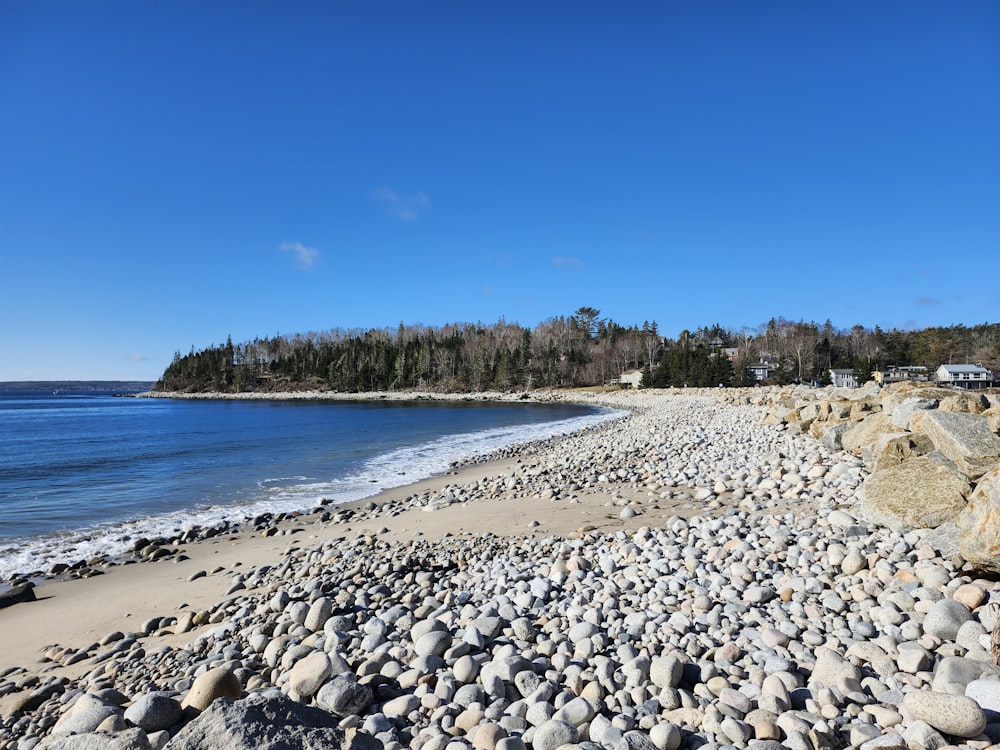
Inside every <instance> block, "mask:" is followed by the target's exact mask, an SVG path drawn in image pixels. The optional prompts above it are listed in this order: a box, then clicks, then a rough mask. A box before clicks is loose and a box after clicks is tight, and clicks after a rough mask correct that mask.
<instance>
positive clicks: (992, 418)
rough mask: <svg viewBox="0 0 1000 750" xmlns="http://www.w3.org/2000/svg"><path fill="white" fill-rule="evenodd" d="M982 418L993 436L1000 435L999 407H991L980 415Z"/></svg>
mask: <svg viewBox="0 0 1000 750" xmlns="http://www.w3.org/2000/svg"><path fill="white" fill-rule="evenodd" d="M982 416H983V417H984V418H985V419H986V426H987V427H989V428H990V430H991V431H992V432H993V434H998V433H1000V406H991V407H990V408H989V409H987V410H986V411H984V412H983V413H982Z"/></svg>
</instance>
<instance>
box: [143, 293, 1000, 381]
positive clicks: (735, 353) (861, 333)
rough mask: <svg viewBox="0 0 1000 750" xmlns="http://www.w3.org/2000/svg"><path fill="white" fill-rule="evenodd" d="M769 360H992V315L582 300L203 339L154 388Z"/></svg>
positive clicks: (681, 373)
mask: <svg viewBox="0 0 1000 750" xmlns="http://www.w3.org/2000/svg"><path fill="white" fill-rule="evenodd" d="M762 360H767V361H769V362H772V363H773V366H774V371H773V374H772V376H771V380H773V381H774V382H779V383H783V382H793V381H805V382H817V383H823V382H827V381H828V373H829V370H830V369H831V368H849V369H853V370H855V372H856V373H857V374H858V375H859V377H860V379H861V380H862V381H864V380H868V379H870V377H871V372H872V370H874V369H877V368H879V367H885V366H888V365H923V366H925V367H928V369H930V370H933V369H935V368H936V367H937V366H938V365H939V364H942V363H948V362H967V361H968V362H982V363H984V364H987V366H992V367H993V368H997V367H998V366H1000V324H989V323H984V324H982V325H979V326H973V327H965V326H952V327H947V328H927V329H923V330H920V331H900V330H895V329H894V330H891V331H883V330H881V329H880V328H878V327H877V326H876V327H875V328H874V329H871V330H870V329H867V328H864V327H863V326H860V325H856V326H854V327H852V328H850V329H846V330H842V329H841V330H838V329H834V327H833V326H832V325H831V324H830V322H829V321H827V322H826V323H824V324H822V325H818V324H816V323H814V322H809V323H806V322H804V321H798V322H793V321H788V320H785V319H783V318H772V319H771V320H769V321H768V322H767V323H765V324H763V325H761V326H759V327H757V328H754V329H750V328H746V327H744V328H740V329H738V330H731V329H725V328H722V327H721V326H719V325H718V324H716V325H712V326H708V327H701V328H698V329H696V330H694V331H688V330H684V331H681V332H680V334H679V335H678V336H677V338H676V339H670V338H667V337H665V336H663V335H661V334H660V332H659V330H658V326H657V324H656V322H655V321H652V322H650V321H645V322H643V323H642V324H641V325H638V324H633V325H629V326H624V325H621V324H619V323H616V322H615V321H613V320H611V319H609V318H606V317H602V316H601V313H600V311H599V310H597V309H596V308H592V307H581V308H579V309H578V310H577V311H576V312H574V313H573V314H571V315H568V316H558V317H554V318H550V319H548V320H546V321H544V322H542V323H540V324H538V325H537V326H535V327H534V328H530V329H529V328H526V327H524V326H521V325H518V324H516V323H508V322H507V321H505V320H503V319H501V320H499V321H497V322H496V323H494V324H492V325H486V324H483V323H474V324H473V323H459V324H449V325H444V326H440V327H428V326H421V325H404V324H402V323H400V325H399V326H398V328H396V329H394V330H393V329H369V330H359V329H355V330H344V329H332V330H328V331H323V332H310V333H306V334H295V335H292V336H283V335H280V334H278V335H275V336H273V337H268V338H259V339H254V340H253V341H249V342H245V343H242V344H233V342H232V340H231V339H227V340H226V342H225V344H221V345H214V346H210V347H207V348H206V349H202V350H200V351H195V350H194V349H193V348H192V350H191V351H190V352H189V353H188V354H185V355H182V354H181V353H180V352H178V353H176V354H175V355H174V358H173V361H172V362H171V363H170V365H169V366H168V367H167V369H166V370H165V371H164V373H163V375H162V377H161V378H160V380H159V381H158V382H157V384H156V388H157V389H159V390H166V391H190V392H195V391H220V392H244V391H274V390H296V389H298V390H302V389H319V390H334V391H341V392H349V393H354V392H361V391H379V390H384V391H391V390H397V389H428V390H442V391H444V390H447V391H482V390H500V391H510V390H530V389H533V388H552V387H571V386H572V387H579V386H594V385H603V384H605V383H608V382H610V381H614V380H616V379H617V378H618V377H619V376H620V375H621V374H622V373H623V372H625V371H628V370H641V371H642V372H643V385H644V386H647V387H649V386H651V387H671V386H673V387H683V386H690V387H703V386H717V385H720V384H721V385H725V386H745V385H752V384H753V383H754V382H756V381H755V378H754V376H753V375H752V374H751V371H750V369H749V368H750V366H751V365H753V364H754V363H757V362H760V361H762Z"/></svg>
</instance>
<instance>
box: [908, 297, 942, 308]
mask: <svg viewBox="0 0 1000 750" xmlns="http://www.w3.org/2000/svg"><path fill="white" fill-rule="evenodd" d="M914 302H915V303H916V304H917V305H920V306H921V307H937V306H938V305H940V304H941V300H939V299H935V298H934V297H917V298H916V299H915V300H914Z"/></svg>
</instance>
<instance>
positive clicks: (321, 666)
mask: <svg viewBox="0 0 1000 750" xmlns="http://www.w3.org/2000/svg"><path fill="white" fill-rule="evenodd" d="M331 674H333V663H332V662H331V661H330V657H329V656H327V654H326V652H324V651H313V652H312V653H311V654H309V655H308V656H304V657H302V658H301V659H299V660H298V661H297V662H295V666H294V667H292V669H291V671H290V672H289V674H288V684H289V686H290V687H291V688H292V689H293V690H294V691H295V692H296V693H297V694H298V695H299V696H301V697H311V696H313V695H315V694H316V691H317V690H319V689H320V686H321V685H322V684H323V683H324V682H326V680H327V678H329V677H330V675H331Z"/></svg>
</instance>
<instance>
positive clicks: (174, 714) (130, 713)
mask: <svg viewBox="0 0 1000 750" xmlns="http://www.w3.org/2000/svg"><path fill="white" fill-rule="evenodd" d="M183 716H184V711H183V709H181V704H180V703H178V702H177V701H176V700H175V699H174V698H171V697H170V696H167V695H164V694H162V693H147V694H146V695H144V696H142V697H141V698H139V699H138V700H137V701H135V702H134V703H133V704H132V705H131V706H129V707H128V708H127V709H125V720H126V721H129V722H131V723H132V724H133V725H134V726H137V727H139V728H140V729H141V730H143V731H144V732H159V731H160V730H163V729H169V728H170V727H172V726H173V725H174V724H177V723H178V722H180V720H181V718H182V717H183Z"/></svg>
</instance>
